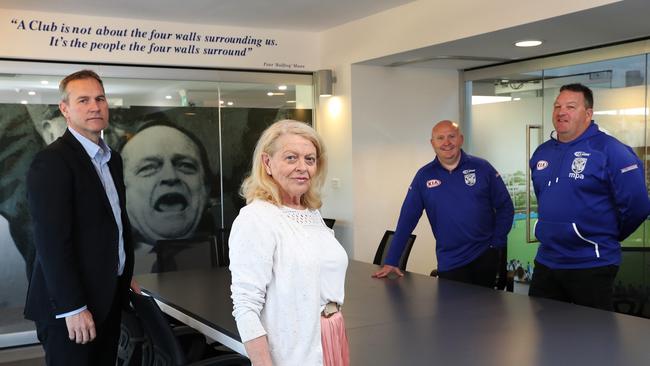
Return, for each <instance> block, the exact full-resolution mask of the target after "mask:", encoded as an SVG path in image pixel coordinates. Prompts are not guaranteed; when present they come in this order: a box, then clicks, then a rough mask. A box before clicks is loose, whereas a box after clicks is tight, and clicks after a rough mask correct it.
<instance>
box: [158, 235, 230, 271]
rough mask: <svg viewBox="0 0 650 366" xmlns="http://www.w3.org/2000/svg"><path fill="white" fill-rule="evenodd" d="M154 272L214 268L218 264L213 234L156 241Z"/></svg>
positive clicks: (215, 241) (215, 239)
mask: <svg viewBox="0 0 650 366" xmlns="http://www.w3.org/2000/svg"><path fill="white" fill-rule="evenodd" d="M154 250H155V251H156V264H155V265H154V271H155V272H171V271H181V270H191V269H205V268H215V267H217V265H218V258H217V238H216V237H215V236H214V235H210V236H205V237H193V238H188V239H174V240H158V241H157V242H156V247H155V249H154Z"/></svg>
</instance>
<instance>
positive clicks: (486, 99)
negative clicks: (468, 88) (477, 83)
mask: <svg viewBox="0 0 650 366" xmlns="http://www.w3.org/2000/svg"><path fill="white" fill-rule="evenodd" d="M511 100H512V98H511V97H499V96H492V95H472V105H478V104H491V103H502V102H509V101H511Z"/></svg>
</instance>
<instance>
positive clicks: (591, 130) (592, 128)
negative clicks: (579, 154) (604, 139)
mask: <svg viewBox="0 0 650 366" xmlns="http://www.w3.org/2000/svg"><path fill="white" fill-rule="evenodd" d="M599 132H601V131H600V129H599V128H598V125H597V124H596V122H594V121H593V120H592V121H591V123H590V124H589V127H587V129H586V130H585V131H584V132H583V133H582V135H580V136H578V137H577V138H576V139H575V140H573V141H569V142H562V141H560V140H558V139H557V131H555V130H553V131H552V132H551V140H553V141H554V142H555V143H556V144H559V145H566V146H570V145H574V144H577V143H579V142H581V141H583V140H586V139H588V138H590V137H592V136H595V135H596V134H598V133H599Z"/></svg>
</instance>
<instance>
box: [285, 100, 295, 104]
mask: <svg viewBox="0 0 650 366" xmlns="http://www.w3.org/2000/svg"><path fill="white" fill-rule="evenodd" d="M295 102H296V101H295V100H287V104H292V103H295Z"/></svg>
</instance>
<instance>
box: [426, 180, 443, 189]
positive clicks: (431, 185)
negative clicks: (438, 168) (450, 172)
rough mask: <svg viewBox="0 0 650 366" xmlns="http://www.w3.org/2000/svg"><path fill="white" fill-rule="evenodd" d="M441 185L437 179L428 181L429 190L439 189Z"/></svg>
mask: <svg viewBox="0 0 650 366" xmlns="http://www.w3.org/2000/svg"><path fill="white" fill-rule="evenodd" d="M441 184H442V182H441V181H439V180H437V179H431V180H429V181H427V188H435V187H437V186H439V185H441Z"/></svg>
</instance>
